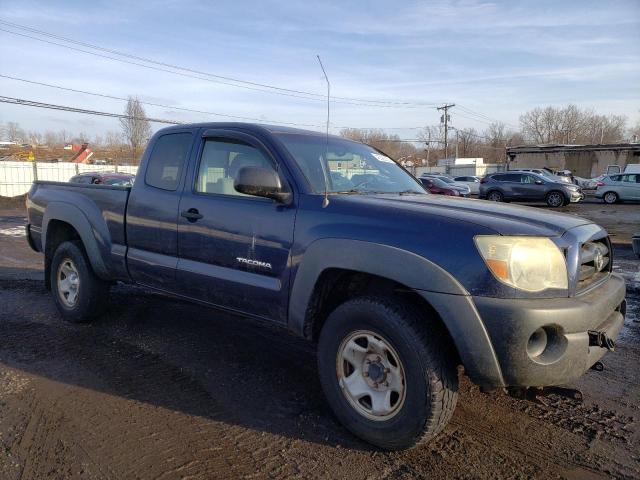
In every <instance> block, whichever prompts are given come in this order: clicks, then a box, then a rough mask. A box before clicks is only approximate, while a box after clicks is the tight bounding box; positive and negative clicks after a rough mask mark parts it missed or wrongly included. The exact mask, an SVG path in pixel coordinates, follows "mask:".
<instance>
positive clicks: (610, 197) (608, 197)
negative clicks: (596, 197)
mask: <svg viewBox="0 0 640 480" xmlns="http://www.w3.org/2000/svg"><path fill="white" fill-rule="evenodd" d="M602 200H603V201H604V203H607V204H609V205H613V204H614V203H618V202H619V201H620V197H619V196H618V194H617V193H616V192H606V193H605V194H604V195H602Z"/></svg>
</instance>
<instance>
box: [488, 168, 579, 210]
mask: <svg viewBox="0 0 640 480" xmlns="http://www.w3.org/2000/svg"><path fill="white" fill-rule="evenodd" d="M480 198H486V199H487V200H492V201H494V202H503V201H510V200H515V201H523V202H535V201H544V202H546V203H547V205H549V206H550V207H554V208H555V207H561V206H563V205H567V204H568V203H570V202H579V201H580V200H582V199H583V198H584V194H583V193H582V190H581V189H580V187H578V186H577V185H573V184H569V183H565V182H560V181H552V180H550V179H548V178H547V177H543V176H541V175H537V174H535V173H526V172H520V173H518V172H509V173H498V174H494V175H488V176H486V177H485V178H483V179H482V180H481V182H480Z"/></svg>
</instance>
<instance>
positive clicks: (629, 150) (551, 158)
mask: <svg viewBox="0 0 640 480" xmlns="http://www.w3.org/2000/svg"><path fill="white" fill-rule="evenodd" d="M507 159H508V161H509V170H517V169H518V168H543V167H547V168H550V169H552V170H571V172H572V173H573V174H574V175H575V176H577V177H585V178H593V177H597V176H598V175H601V174H603V173H605V172H606V171H607V166H608V165H619V166H620V168H621V170H624V167H625V166H627V164H630V163H640V143H611V144H603V145H530V146H527V145H524V146H520V147H508V148H507Z"/></svg>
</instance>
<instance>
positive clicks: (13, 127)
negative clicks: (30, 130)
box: [4, 122, 25, 143]
mask: <svg viewBox="0 0 640 480" xmlns="http://www.w3.org/2000/svg"><path fill="white" fill-rule="evenodd" d="M4 129H5V135H6V137H7V140H9V141H10V142H18V143H19V142H22V141H23V139H24V136H25V135H24V130H22V128H20V124H18V123H16V122H7V125H6V126H5V127H4Z"/></svg>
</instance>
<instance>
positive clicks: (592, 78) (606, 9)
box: [0, 0, 640, 138]
mask: <svg viewBox="0 0 640 480" xmlns="http://www.w3.org/2000/svg"><path fill="white" fill-rule="evenodd" d="M0 22H9V23H12V24H16V25H19V26H21V27H28V28H31V29H36V30H39V31H42V32H46V33H49V34H54V35H58V36H62V37H65V38H68V39H71V40H74V41H78V42H84V43H89V44H92V45H95V46H99V47H100V48H103V49H109V50H112V51H117V52H121V53H126V54H129V55H135V56H137V57H143V58H145V59H151V60H154V61H156V62H161V63H164V64H167V65H172V66H177V67H181V68H184V69H190V70H192V71H193V70H195V71H198V72H203V73H205V74H211V75H217V76H223V77H229V78H234V79H238V80H243V81H246V82H253V83H259V84H265V85H271V86H275V87H278V88H282V89H289V90H296V91H301V92H311V93H312V94H315V95H316V96H314V97H313V98H309V96H308V95H303V94H295V93H293V94H292V93H291V92H286V91H283V90H275V89H266V88H263V87H257V86H252V85H250V84H242V85H244V87H242V88H241V87H238V86H233V85H229V83H234V84H235V85H238V83H236V82H230V81H227V80H222V79H220V78H218V77H213V76H207V75H203V73H198V74H193V73H189V71H188V70H176V69H175V68H174V67H159V65H158V64H148V63H145V62H143V61H141V60H135V59H132V58H130V57H128V58H127V57H118V56H117V55H115V54H112V53H107V52H105V51H104V50H100V51H98V50H92V49H90V48H88V47H82V46H80V45H78V44H70V43H68V42H66V41H65V40H62V39H55V38H53V37H50V36H49V37H46V36H43V35H42V34H40V33H35V32H33V31H27V30H25V29H24V28H19V27H16V26H8V25H7V24H5V23H3V24H0V30H3V31H0V75H4V76H10V77H17V78H21V79H25V80H30V81H35V82H41V83H48V84H54V85H58V86H62V87H65V88H71V89H76V90H84V91H88V92H92V93H98V94H101V95H108V96H115V97H122V98H125V97H127V96H129V95H133V96H137V97H138V98H139V99H140V100H141V101H143V102H148V103H156V104H161V105H164V106H150V105H145V108H146V111H147V114H148V116H150V117H153V118H161V119H168V120H173V121H179V122H192V121H226V120H229V118H226V117H223V116H216V115H212V114H209V113H196V112H188V111H180V110H175V109H174V108H186V109H193V110H199V111H202V112H215V113H221V114H227V115H235V116H240V117H249V118H255V119H258V120H260V121H261V122H262V123H285V122H287V123H293V124H299V125H301V126H302V128H309V129H312V130H321V129H323V128H324V125H325V122H326V115H327V112H326V103H325V102H326V100H325V99H324V97H323V95H325V94H326V83H325V80H324V76H323V74H322V70H321V69H320V66H319V64H318V61H317V58H316V55H320V56H321V58H322V62H323V64H324V66H325V68H326V71H327V74H328V76H329V79H330V82H331V95H332V98H334V99H335V101H334V102H332V104H331V114H330V116H331V119H330V125H331V131H332V132H338V131H339V130H340V128H342V127H354V128H383V129H387V130H388V131H389V133H396V134H398V135H400V136H401V137H402V138H415V137H416V136H417V131H418V130H417V129H419V128H421V127H424V126H425V125H436V124H438V122H439V121H440V112H439V111H438V110H436V107H437V106H438V105H441V104H443V103H445V102H450V103H455V105H456V106H455V107H453V108H451V110H450V115H451V124H452V125H453V126H454V127H457V128H467V127H473V128H476V129H478V130H479V131H482V130H483V129H485V128H486V127H487V125H488V123H490V122H491V121H494V120H500V121H503V122H504V123H506V124H507V125H508V126H509V127H510V128H514V129H515V128H517V127H518V124H519V116H520V115H521V114H523V113H524V112H526V111H528V110H530V109H532V108H535V107H537V106H547V105H557V106H563V105H566V104H568V103H574V104H576V105H578V106H580V107H582V108H593V109H595V110H596V111H597V112H598V113H601V114H618V115H625V116H627V117H628V119H629V124H635V123H637V122H638V121H639V120H640V0H628V1H623V0H620V1H618V0H612V1H602V0H598V1H592V0H567V1H560V0H553V1H549V0H534V1H518V0H514V1H482V0H462V1H422V2H411V1H402V2H389V1H388V0H385V1H377V0H376V1H352V2H345V1H326V2H308V1H300V2H294V1H277V0H276V1H273V0H260V1H258V0H249V1H238V0H236V1H226V0H221V1H216V2H212V1H209V2H207V1H202V0H199V1H192V0H184V1H178V0H165V1H159V2H145V1H131V0H127V1H122V0H110V1H99V0H98V1H91V2H86V1H74V0H70V1H58V2H54V1H32V0H21V1H19V2H16V1H15V0H0ZM7 31H11V32H14V33H8V32H7ZM15 33H20V34H22V35H29V36H31V37H36V38H40V39H45V40H47V41H50V42H51V41H53V42H56V43H59V44H61V45H67V46H73V47H74V48H80V49H84V50H87V51H90V52H94V53H100V54H101V55H106V56H112V57H115V58H120V59H124V60H126V61H128V62H135V63H142V64H143V65H147V66H146V67H145V66H141V65H135V64H131V63H124V62H121V61H117V60H114V59H111V58H104V57H100V56H95V55H91V54H88V53H84V52H80V51H74V50H71V49H69V48H65V47H63V46H60V45H52V44H50V43H44V42H41V41H39V40H36V39H34V38H28V37H25V36H20V35H16V34H15ZM149 66H152V67H154V68H149ZM156 68H161V69H164V70H170V71H169V72H167V71H159V70H157V69H156ZM171 72H178V73H180V74H179V75H178V74H175V73H171ZM194 77H198V78H194ZM221 82H225V83H226V84H225V83H221ZM247 87H249V88H247ZM265 90H269V91H265ZM278 92H279V93H278ZM283 93H286V94H287V95H282V94H283ZM291 95H294V96H291ZM0 96H5V97H15V98H21V99H27V100H35V101H38V102H47V103H54V104H58V105H66V106H72V107H78V108H83V109H90V110H98V111H104V112H114V113H122V112H123V109H124V102H123V101H122V100H118V99H113V98H104V97H99V96H95V95H88V94H83V93H78V92H68V91H63V90H59V89H53V88H50V87H46V86H42V85H34V84H29V83H25V82H21V81H18V80H12V79H7V78H2V77H0ZM300 96H304V97H305V98H299V97H300ZM338 97H341V99H339V98H338ZM345 99H355V100H345ZM363 100H367V102H369V103H366V102H364V101H363ZM382 101H384V102H387V103H384V104H382V105H381V104H380V102H382ZM372 102H373V103H375V105H373V104H372ZM167 107H172V108H167ZM8 121H16V122H19V123H20V125H21V126H22V128H24V129H25V130H37V131H41V132H44V131H45V130H54V131H57V130H61V129H65V130H67V131H69V132H74V133H75V132H85V133H87V134H89V135H96V134H101V135H104V133H105V132H106V131H109V130H111V131H115V130H118V129H119V125H118V121H117V120H116V119H112V118H103V117H96V116H89V115H85V114H79V113H68V112H58V111H54V110H45V109H39V108H32V107H26V106H18V105H8V104H5V103H0V123H2V122H8ZM161 126H162V125H161V124H154V125H153V127H154V129H157V128H160V127H161Z"/></svg>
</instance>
